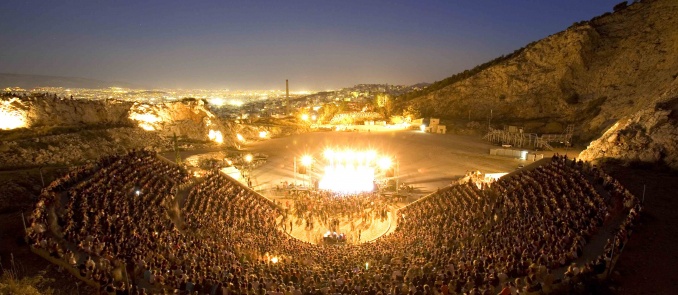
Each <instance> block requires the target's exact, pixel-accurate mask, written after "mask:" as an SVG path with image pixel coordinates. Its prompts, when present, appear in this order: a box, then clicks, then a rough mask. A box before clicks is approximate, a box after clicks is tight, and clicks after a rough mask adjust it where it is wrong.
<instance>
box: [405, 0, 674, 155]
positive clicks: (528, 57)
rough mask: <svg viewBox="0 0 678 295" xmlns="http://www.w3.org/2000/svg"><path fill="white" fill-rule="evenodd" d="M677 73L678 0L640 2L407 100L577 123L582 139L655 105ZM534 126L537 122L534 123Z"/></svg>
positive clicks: (436, 111)
mask: <svg viewBox="0 0 678 295" xmlns="http://www.w3.org/2000/svg"><path fill="white" fill-rule="evenodd" d="M677 75H678V1H673V0H646V1H641V2H635V3H634V4H632V5H630V6H628V7H627V8H625V9H621V10H619V11H617V12H615V13H611V14H607V15H603V16H601V17H597V18H594V19H592V20H591V21H588V22H583V23H578V24H574V25H573V26H571V27H570V28H568V29H567V30H565V31H563V32H560V33H557V34H554V35H552V36H549V37H547V38H545V39H543V40H540V41H538V42H534V43H532V44H530V45H528V46H526V47H525V48H524V49H522V50H519V51H517V52H516V53H515V54H514V55H512V56H511V57H510V58H507V59H504V60H502V61H500V62H498V63H496V64H494V65H491V66H489V67H487V68H485V69H484V70H481V71H479V72H478V73H476V74H475V75H472V76H470V77H468V78H466V79H462V80H460V81H457V82H456V83H452V84H450V85H448V86H446V87H444V88H442V89H440V90H437V91H433V92H430V93H427V94H426V95H424V96H420V97H417V98H414V99H412V100H410V101H408V102H405V103H404V104H403V105H402V107H403V108H408V107H409V108H411V109H414V110H416V111H419V112H420V113H421V114H422V115H424V116H437V117H442V118H447V119H452V120H454V119H459V120H461V119H466V118H468V116H469V114H470V116H471V117H472V120H481V121H482V120H487V118H488V117H489V115H490V112H492V122H493V123H495V122H496V123H497V124H500V123H511V124H519V125H525V126H526V127H528V129H532V130H528V131H530V132H543V130H541V129H540V128H541V127H544V126H546V124H548V123H549V122H559V123H561V125H563V126H566V125H567V124H575V127H576V131H575V133H576V134H577V135H578V137H579V139H580V140H582V141H587V140H590V139H593V138H597V137H598V136H599V135H600V134H601V133H602V132H603V131H604V130H606V129H607V128H609V127H610V126H611V125H612V124H614V122H616V121H618V120H620V119H622V118H624V117H626V116H629V115H631V114H634V113H636V112H639V111H641V110H643V109H645V108H648V107H651V106H652V105H654V104H655V103H656V102H657V98H658V97H659V96H660V94H661V93H663V92H666V91H667V90H668V86H669V85H670V84H671V83H672V81H674V80H675V79H676V77H677ZM530 127H532V128H530Z"/></svg>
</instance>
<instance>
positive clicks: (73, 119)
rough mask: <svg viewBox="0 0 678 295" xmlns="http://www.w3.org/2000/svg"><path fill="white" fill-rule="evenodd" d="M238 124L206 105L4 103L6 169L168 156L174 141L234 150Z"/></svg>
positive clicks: (0, 152)
mask: <svg viewBox="0 0 678 295" xmlns="http://www.w3.org/2000/svg"><path fill="white" fill-rule="evenodd" d="M233 127H234V126H233V124H230V123H227V122H222V121H221V120H219V119H218V118H216V117H215V115H214V114H212V113H211V112H210V111H209V110H208V109H207V108H206V107H205V105H204V103H203V101H201V100H183V101H179V102H173V103H164V104H155V105H149V104H142V103H132V102H122V101H112V100H102V101H88V100H70V99H60V98H56V97H53V96H51V95H40V96H37V97H22V98H17V97H11V96H10V97H4V98H2V100H0V129H5V130H0V168H10V167H30V166H44V165H64V164H72V163H78V162H83V161H86V160H88V159H96V158H99V157H100V156H101V155H104V154H110V153H116V152H121V151H124V150H128V149H132V148H137V149H138V148H150V149H154V150H158V151H164V150H168V149H172V148H173V144H172V137H173V136H174V135H175V134H176V135H177V137H178V138H179V139H180V140H181V141H182V142H184V143H186V144H190V145H194V146H195V145H196V144H198V145H201V146H205V145H206V146H210V145H212V146H217V145H225V146H230V145H233V142H234V140H235V132H234V131H233Z"/></svg>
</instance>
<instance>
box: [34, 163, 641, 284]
mask: <svg viewBox="0 0 678 295" xmlns="http://www.w3.org/2000/svg"><path fill="white" fill-rule="evenodd" d="M190 181H191V180H190V177H189V175H188V173H187V172H186V171H185V170H183V169H182V168H179V167H178V166H176V165H173V164H170V163H167V162H164V161H162V160H160V159H159V158H157V157H156V156H155V155H154V154H153V153H152V152H147V151H134V152H130V153H129V154H127V155H124V156H112V157H107V158H104V159H101V160H100V161H99V162H98V163H94V164H89V165H86V166H83V167H80V168H77V169H74V170H72V171H70V172H69V173H68V174H67V175H65V176H64V177H62V178H60V179H58V180H57V181H55V182H53V183H51V184H50V186H49V187H47V188H46V189H45V190H44V191H43V193H42V195H41V197H40V200H39V201H38V203H37V204H36V208H35V210H34V212H33V214H32V215H31V218H30V221H31V227H30V229H29V233H28V240H29V242H30V244H31V245H32V247H34V248H35V249H40V250H43V251H45V252H47V253H49V255H51V256H53V257H55V258H58V259H62V260H63V261H65V262H66V263H68V264H69V265H71V266H73V267H74V268H75V269H77V270H79V272H80V274H81V275H82V276H83V277H84V278H86V279H89V280H91V281H94V282H96V283H98V284H99V285H100V286H101V289H102V291H104V292H107V293H111V294H112V293H114V292H118V293H120V292H130V293H131V294H150V293H153V294H155V293H160V294H162V293H168V294H261V295H263V294H269V295H279V294H280V295H282V294H284V295H300V294H304V295H306V294H370V295H377V294H394V295H395V294H403V295H405V294H422V295H423V294H436V295H437V294H444V295H448V294H497V293H500V294H516V293H518V292H520V293H521V294H523V293H526V294H538V293H541V292H543V293H548V292H553V291H555V290H566V291H565V292H577V290H578V289H581V288H584V287H583V286H585V284H586V283H588V282H591V281H593V280H596V279H597V278H599V277H603V276H604V275H605V274H606V272H608V270H609V268H610V266H611V265H612V264H613V263H614V259H615V258H616V256H617V255H618V254H619V253H620V252H621V249H622V248H623V246H624V245H625V244H626V242H627V241H628V239H629V236H630V234H631V231H632V229H633V225H634V223H635V222H636V221H637V219H638V216H639V214H640V213H641V211H642V206H641V204H640V202H639V201H638V200H637V198H635V197H634V196H633V195H631V194H630V193H629V192H628V191H627V190H625V189H624V188H623V187H622V186H621V185H620V184H619V183H618V182H617V181H616V180H614V179H612V178H611V177H609V176H608V175H607V174H605V173H604V172H603V171H602V170H600V169H598V168H596V167H595V166H590V165H589V164H588V163H583V162H581V161H571V160H568V159H567V158H565V157H559V156H555V157H554V158H553V159H552V161H551V162H550V163H549V164H545V165H542V166H540V167H537V168H535V169H531V170H524V171H520V172H519V173H516V174H515V175H512V176H507V177H504V178H502V179H500V180H499V181H496V182H494V183H492V184H490V185H476V184H475V183H473V182H469V183H465V184H460V185H454V186H451V187H449V188H447V189H444V190H440V191H438V192H436V193H434V194H432V195H430V196H428V197H426V198H424V199H422V200H420V201H418V202H415V203H412V204H410V205H409V206H406V207H404V208H402V209H401V210H399V211H398V213H397V219H398V227H397V228H396V230H395V231H394V232H393V233H391V234H388V235H386V236H383V237H381V238H379V239H377V240H376V241H374V242H371V243H363V244H347V245H341V246H334V245H316V244H311V243H307V242H303V241H300V240H296V239H294V238H291V237H290V236H288V235H287V234H286V233H285V232H284V229H283V228H284V226H283V225H284V224H287V222H286V214H287V213H286V212H285V211H283V210H282V209H281V208H279V207H277V206H276V205H275V204H273V203H272V202H270V201H269V200H267V199H265V198H263V197H261V196H260V195H258V194H256V193H254V192H253V191H251V190H249V189H248V188H246V187H245V186H243V185H241V184H239V183H237V182H234V181H232V180H231V179H230V178H228V177H226V176H224V175H222V174H220V173H219V172H216V171H212V172H210V173H208V174H207V175H206V176H205V177H204V178H203V179H200V180H197V181H196V183H195V184H194V185H190V184H191V183H190ZM328 194H329V193H327V192H314V193H311V194H308V195H303V196H298V199H297V201H296V202H295V205H294V208H295V211H294V212H293V214H297V215H298V216H299V217H300V218H306V219H307V220H309V221H311V222H312V220H314V219H318V220H322V219H323V218H325V219H326V218H329V216H330V215H336V214H339V215H342V216H345V217H353V218H358V217H362V218H383V216H385V212H386V203H385V201H384V200H382V199H381V197H380V196H378V195H377V194H361V195H350V196H345V197H344V198H339V199H334V198H330V197H329V196H328ZM616 207H619V210H623V212H625V213H624V214H625V215H626V217H625V219H624V221H623V222H622V223H621V226H620V229H619V231H618V232H616V234H615V235H614V236H613V237H612V238H611V239H610V240H609V241H608V243H607V245H606V246H605V249H603V252H602V254H601V255H600V256H599V257H597V258H595V259H593V260H590V261H588V262H586V263H584V264H583V265H578V264H576V261H577V259H578V258H579V257H581V256H582V255H584V247H585V245H587V242H588V241H590V240H591V239H592V238H593V237H595V236H596V234H597V233H598V229H599V228H600V227H601V226H602V225H603V224H606V223H609V222H612V220H611V219H612V218H611V214H612V213H614V212H613V210H614V209H615V208H616ZM365 212H370V213H369V214H373V215H371V216H365V214H366V213H365ZM369 214H368V215H369ZM565 268H566V271H565V274H564V275H563V277H562V278H559V277H558V278H556V276H555V275H554V271H555V270H558V269H565Z"/></svg>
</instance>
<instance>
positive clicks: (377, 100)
mask: <svg viewBox="0 0 678 295" xmlns="http://www.w3.org/2000/svg"><path fill="white" fill-rule="evenodd" d="M374 105H375V106H376V107H377V110H378V111H379V113H381V114H382V115H383V116H384V117H385V118H390V117H391V114H392V113H393V109H394V108H395V105H394V103H393V98H392V97H391V96H390V95H388V94H386V93H378V94H377V95H375V96H374Z"/></svg>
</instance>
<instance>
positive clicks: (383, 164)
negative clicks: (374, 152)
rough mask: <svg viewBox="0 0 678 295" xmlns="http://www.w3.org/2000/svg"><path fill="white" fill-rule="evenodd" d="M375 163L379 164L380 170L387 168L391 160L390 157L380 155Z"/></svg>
mask: <svg viewBox="0 0 678 295" xmlns="http://www.w3.org/2000/svg"><path fill="white" fill-rule="evenodd" d="M377 164H378V165H379V168H381V170H386V169H388V168H391V165H393V161H391V158H388V157H381V158H379V162H378V163H377Z"/></svg>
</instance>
